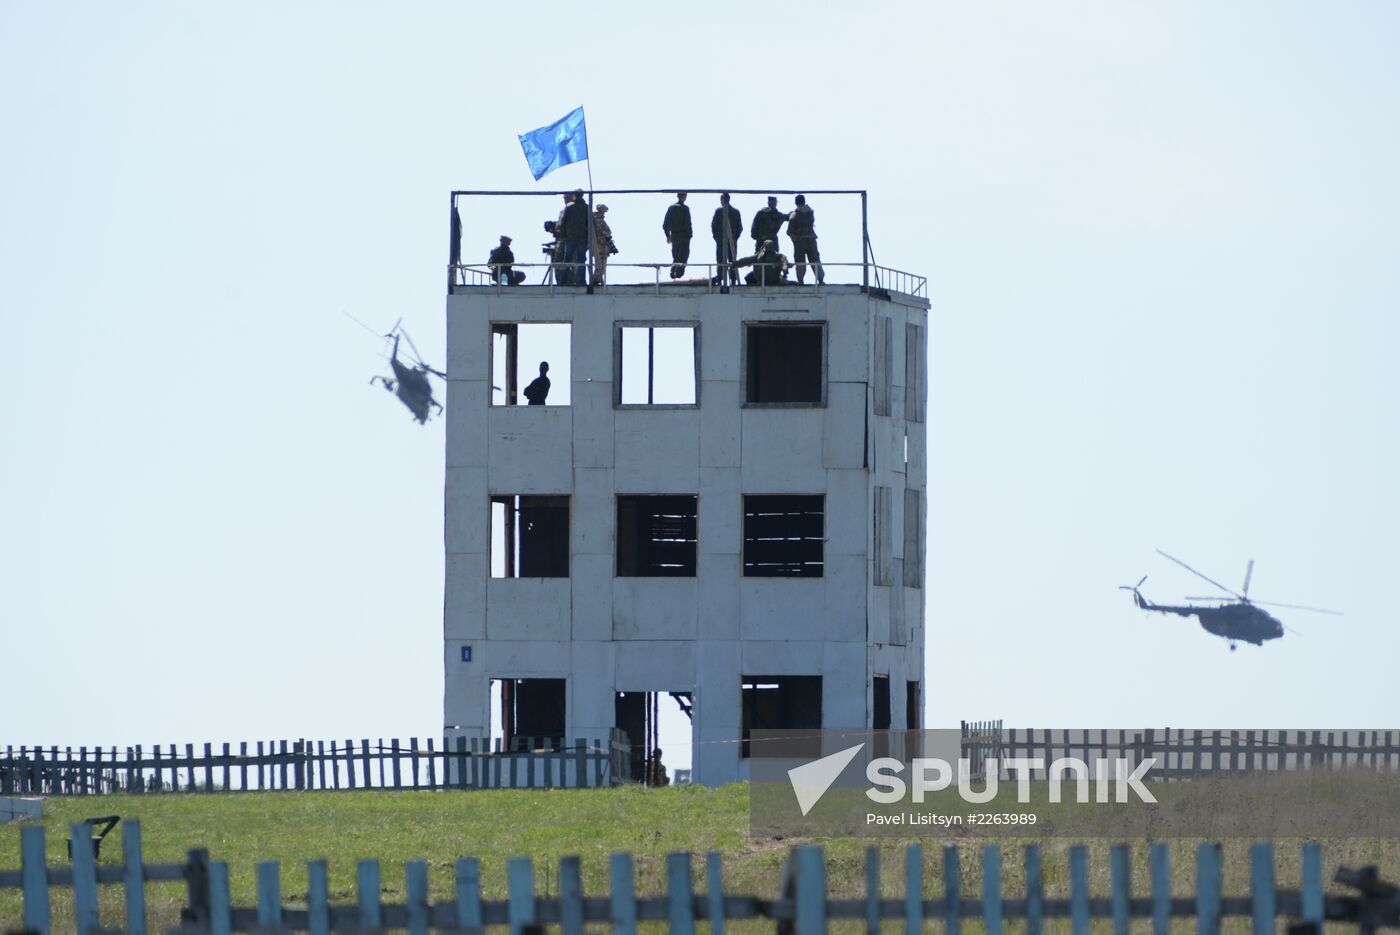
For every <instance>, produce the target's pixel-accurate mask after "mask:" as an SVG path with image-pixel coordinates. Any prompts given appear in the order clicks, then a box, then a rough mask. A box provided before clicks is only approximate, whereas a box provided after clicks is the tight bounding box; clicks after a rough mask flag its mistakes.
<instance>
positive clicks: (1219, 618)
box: [1119, 549, 1341, 652]
mask: <svg viewBox="0 0 1400 935" xmlns="http://www.w3.org/2000/svg"><path fill="white" fill-rule="evenodd" d="M1157 554H1158V555H1160V556H1162V557H1163V558H1165V559H1168V560H1170V561H1173V562H1176V563H1177V564H1178V565H1180V566H1181V567H1182V568H1185V569H1186V570H1187V571H1189V572H1191V574H1193V575H1195V576H1196V577H1198V578H1201V579H1203V580H1205V581H1208V582H1210V583H1211V584H1213V585H1214V586H1215V587H1217V588H1219V589H1220V590H1222V591H1224V592H1225V593H1226V594H1229V595H1230V598H1225V597H1187V598H1186V600H1188V601H1219V602H1222V603H1221V604H1220V606H1215V607H1210V606H1206V607H1201V606H1196V605H1194V604H1154V603H1152V602H1151V601H1149V600H1148V599H1147V598H1145V597H1143V596H1142V591H1141V588H1142V583H1143V582H1144V581H1146V580H1147V576H1146V575H1143V576H1142V578H1141V579H1140V580H1139V581H1138V583H1137V584H1124V585H1119V590H1120V591H1132V592H1133V600H1134V602H1135V603H1136V604H1137V606H1139V607H1141V608H1142V609H1143V610H1153V611H1156V612H1158V613H1163V614H1176V615H1178V616H1181V617H1196V618H1197V619H1198V620H1200V622H1201V629H1203V630H1205V631H1206V632H1207V633H1210V634H1213V635H1215V636H1218V637H1221V638H1222V639H1224V640H1225V641H1226V642H1228V643H1229V644H1230V652H1234V651H1235V649H1236V644H1237V643H1252V644H1253V645H1255V646H1263V645H1264V643H1265V641H1267V640H1276V639H1279V638H1281V637H1282V636H1283V631H1284V630H1287V631H1288V632H1289V633H1292V634H1294V635H1295V636H1302V634H1301V633H1299V632H1298V631H1297V630H1295V629H1293V628H1292V627H1290V626H1287V625H1286V624H1284V623H1283V622H1282V621H1280V620H1279V619H1278V618H1277V617H1275V616H1273V615H1272V614H1270V613H1268V612H1267V611H1264V610H1260V609H1259V605H1260V604H1264V605H1267V606H1269V607H1286V608H1289V609H1292V610H1309V611H1313V612H1314V613H1319V614H1336V615H1338V616H1340V614H1341V612H1340V611H1336V610H1324V609H1323V608H1321V607H1305V606H1303V605H1302V604H1278V603H1272V602H1270V601H1253V600H1250V598H1249V579H1250V578H1251V577H1252V576H1253V575H1254V559H1250V560H1249V564H1248V565H1247V566H1245V570H1244V586H1243V587H1242V588H1241V589H1240V591H1238V592H1236V591H1232V590H1230V589H1229V588H1227V587H1225V585H1223V584H1221V583H1220V582H1218V581H1216V580H1215V579H1213V578H1209V577H1207V576H1206V575H1203V574H1201V573H1200V572H1199V571H1197V570H1196V569H1194V568H1192V567H1191V566H1190V565H1188V564H1186V563H1185V562H1183V561H1182V560H1181V559H1179V558H1175V557H1173V556H1171V555H1168V554H1167V553H1166V552H1163V551H1162V550H1161V549H1158V550H1157ZM1231 598H1234V600H1231Z"/></svg>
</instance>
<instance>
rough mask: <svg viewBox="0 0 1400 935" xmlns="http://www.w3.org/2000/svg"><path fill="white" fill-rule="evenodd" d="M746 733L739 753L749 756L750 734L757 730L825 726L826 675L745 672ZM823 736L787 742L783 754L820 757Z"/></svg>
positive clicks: (744, 714)
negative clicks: (824, 689)
mask: <svg viewBox="0 0 1400 935" xmlns="http://www.w3.org/2000/svg"><path fill="white" fill-rule="evenodd" d="M740 688H741V691H742V693H743V718H744V719H743V732H742V734H741V738H742V742H741V743H740V746H739V755H740V756H741V757H747V756H748V755H749V734H750V732H751V731H755V730H810V731H814V732H815V731H819V730H821V726H822V677H821V676H820V675H745V676H743V678H742V680H741V682H740ZM820 754H821V738H820V737H818V736H816V735H815V734H813V736H812V737H810V738H802V739H800V740H796V741H794V742H793V743H792V745H791V748H790V749H789V746H788V745H786V744H785V745H784V747H783V750H782V755H783V756H809V755H813V756H819V755H820Z"/></svg>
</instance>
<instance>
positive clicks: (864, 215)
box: [447, 187, 928, 300]
mask: <svg viewBox="0 0 1400 935" xmlns="http://www.w3.org/2000/svg"><path fill="white" fill-rule="evenodd" d="M578 191H581V189H577V188H576V189H572V190H560V191H523V190H496V191H492V190H484V189H458V190H454V191H453V192H452V193H451V196H450V199H451V201H450V220H449V224H450V231H451V233H450V237H449V244H448V257H449V259H448V282H447V285H448V292H449V293H451V292H452V291H453V290H454V289H455V288H457V287H459V286H461V287H468V286H476V285H487V286H489V285H493V284H494V285H496V286H497V287H499V285H500V284H499V283H493V282H492V281H491V277H490V276H489V274H488V275H487V276H486V279H487V281H486V282H485V283H480V284H479V283H477V282H476V281H475V280H474V279H472V278H471V277H470V275H467V274H466V271H467V270H474V269H475V270H483V271H484V270H485V264H481V265H479V266H473V265H472V264H464V263H463V262H462V235H463V221H462V215H461V210H460V206H461V204H462V202H463V201H464V200H465V199H470V198H500V197H508V198H519V197H530V198H541V197H543V198H558V197H561V196H564V195H571V194H574V193H576V192H578ZM681 191H684V192H686V193H687V194H693V195H707V194H710V195H718V194H725V193H727V194H730V195H761V196H796V195H799V194H803V195H815V196H818V197H825V196H835V197H841V196H856V197H858V198H859V199H860V251H861V262H859V263H825V262H824V263H823V264H822V266H826V267H831V266H837V267H848V268H852V269H859V270H860V273H861V275H860V279H859V284H860V285H861V286H864V287H866V288H867V289H869V288H874V289H877V290H883V291H890V292H903V293H905V294H907V295H913V296H918V297H920V298H923V299H925V300H927V298H928V282H927V279H925V278H924V277H922V276H916V275H914V274H912V273H907V272H904V271H902V270H897V269H893V268H891V267H882V266H878V265H876V263H875V255H874V250H873V248H872V246H871V242H870V224H869V210H868V209H869V204H868V202H869V193H868V192H867V191H866V190H865V189H856V188H850V189H839V188H837V189H814V188H808V189H801V190H798V189H782V188H767V189H758V188H680V187H678V188H612V189H592V190H588V191H585V192H584V196H585V198H586V200H587V203H588V210H589V216H590V217H592V216H593V215H594V205H595V204H597V198H598V196H603V195H673V194H676V193H678V192H681ZM734 233H735V239H736V241H742V240H743V236H742V235H743V231H735V232H734ZM593 249H594V245H593V244H590V245H589V246H588V256H587V260H588V261H590V262H591V261H592V253H593ZM741 250H742V248H737V249H736V252H739V251H741ZM537 265H540V264H524V263H516V264H514V266H515V267H524V268H528V267H530V266H537ZM548 265H549V266H553V267H555V268H556V269H557V268H558V266H559V264H553V263H551V264H548ZM671 265H672V264H671V263H660V264H652V263H638V264H617V263H609V264H608V268H609V269H613V268H619V267H632V268H640V269H649V270H651V271H652V276H651V284H652V285H653V286H656V287H657V288H659V287H660V286H661V285H662V283H661V277H660V269H661V268H662V267H670V266H671ZM688 265H691V266H696V265H701V264H688ZM703 265H704V266H705V268H706V269H707V270H708V271H709V272H710V274H711V275H710V276H709V277H707V279H709V280H713V279H714V273H715V264H703ZM590 268H591V267H590ZM459 273H461V274H462V276H461V280H460V281H459ZM539 284H545V285H551V286H553V285H557V284H558V283H557V276H556V277H554V278H553V279H551V280H550V281H549V282H541V283H539ZM637 284H640V283H637V282H634V283H631V285H637ZM611 285H623V283H620V282H617V281H616V280H614V281H613V282H612V283H611ZM716 285H718V284H716ZM787 285H793V284H792V283H788V284H787ZM581 288H584V289H585V290H586V291H589V292H592V291H593V290H594V288H596V286H595V285H594V284H593V283H592V282H591V277H590V281H588V282H587V283H585V284H583V285H581ZM720 291H727V289H725V288H723V287H720Z"/></svg>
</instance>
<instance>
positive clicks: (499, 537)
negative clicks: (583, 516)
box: [491, 495, 569, 578]
mask: <svg viewBox="0 0 1400 935" xmlns="http://www.w3.org/2000/svg"><path fill="white" fill-rule="evenodd" d="M491 577H493V578H567V577H569V498H568V497H563V496H511V495H497V496H493V497H492V498H491Z"/></svg>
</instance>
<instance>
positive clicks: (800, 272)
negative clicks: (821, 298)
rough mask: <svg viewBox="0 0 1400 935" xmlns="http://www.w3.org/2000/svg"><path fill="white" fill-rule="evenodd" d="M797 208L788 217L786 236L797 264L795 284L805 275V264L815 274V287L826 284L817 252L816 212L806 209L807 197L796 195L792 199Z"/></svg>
mask: <svg viewBox="0 0 1400 935" xmlns="http://www.w3.org/2000/svg"><path fill="white" fill-rule="evenodd" d="M793 201H794V202H796V203H797V207H796V208H795V209H793V212H792V213H791V214H789V215H788V219H787V222H788V236H789V237H791V238H792V258H793V260H794V261H796V263H797V284H798V285H801V284H802V279H803V277H804V276H806V275H807V263H808V262H809V261H810V262H811V264H812V271H813V272H815V273H816V274H817V285H821V284H822V283H824V282H826V271H825V270H823V269H822V256H821V254H820V253H818V252H817V228H816V220H817V212H815V211H813V210H812V209H811V208H809V207H807V196H806V195H798V196H797V197H796V198H794V199H793Z"/></svg>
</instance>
